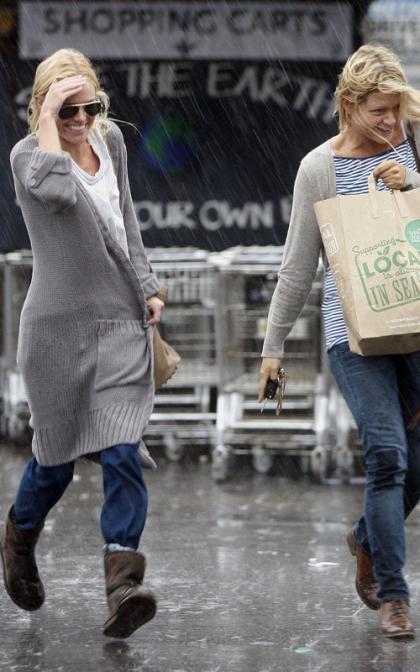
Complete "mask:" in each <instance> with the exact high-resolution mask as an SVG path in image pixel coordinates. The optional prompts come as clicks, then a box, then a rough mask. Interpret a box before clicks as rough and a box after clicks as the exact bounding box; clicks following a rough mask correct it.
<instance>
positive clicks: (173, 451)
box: [164, 436, 185, 462]
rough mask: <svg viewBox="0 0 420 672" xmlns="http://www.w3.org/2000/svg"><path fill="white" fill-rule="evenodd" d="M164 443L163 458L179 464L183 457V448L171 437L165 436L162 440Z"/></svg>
mask: <svg viewBox="0 0 420 672" xmlns="http://www.w3.org/2000/svg"><path fill="white" fill-rule="evenodd" d="M164 443H165V456H166V457H167V458H168V460H170V461H171V462H180V461H181V460H182V458H183V457H184V455H185V448H184V446H180V445H179V444H178V443H177V442H176V440H175V437H173V436H167V437H165V438H164Z"/></svg>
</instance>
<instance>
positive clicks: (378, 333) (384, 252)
mask: <svg viewBox="0 0 420 672" xmlns="http://www.w3.org/2000/svg"><path fill="white" fill-rule="evenodd" d="M368 182H369V193H368V194H362V195H353V196H335V197H334V198H329V199H327V200H325V201H318V203H315V213H316V217H317V221H318V225H319V228H320V231H321V236H322V240H323V243H324V247H325V251H326V254H327V257H328V262H329V264H330V266H331V270H332V273H333V276H334V279H335V282H336V285H337V289H338V292H339V294H340V298H341V303H342V306H343V311H344V318H345V321H346V327H347V333H348V337H349V344H350V349H351V350H352V352H355V353H357V354H360V355H385V354H395V353H408V352H415V351H416V350H420V188H419V189H412V190H410V191H398V190H395V191H391V192H379V191H377V189H376V183H375V178H374V177H373V174H371V175H370V176H369V179H368Z"/></svg>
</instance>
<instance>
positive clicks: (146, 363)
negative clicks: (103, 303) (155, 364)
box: [95, 320, 151, 392]
mask: <svg viewBox="0 0 420 672" xmlns="http://www.w3.org/2000/svg"><path fill="white" fill-rule="evenodd" d="M97 336H98V354H97V361H96V374H95V390H96V391H97V392H101V391H103V390H109V389H112V388H113V387H122V386H125V385H139V384H142V383H143V384H144V382H143V379H144V378H145V376H147V375H148V374H149V375H150V372H151V366H150V364H151V357H150V350H149V348H148V345H147V338H146V334H145V330H144V326H143V323H142V322H140V321H139V320H97Z"/></svg>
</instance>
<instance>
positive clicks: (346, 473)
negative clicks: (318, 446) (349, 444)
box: [337, 448, 354, 483]
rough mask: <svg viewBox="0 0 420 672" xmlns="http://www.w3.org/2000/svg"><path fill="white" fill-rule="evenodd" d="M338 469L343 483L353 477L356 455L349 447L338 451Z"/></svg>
mask: <svg viewBox="0 0 420 672" xmlns="http://www.w3.org/2000/svg"><path fill="white" fill-rule="evenodd" d="M337 471H338V473H339V475H340V479H341V481H342V482H343V483H346V482H347V481H349V480H350V479H351V477H352V476H353V472H354V455H353V453H352V452H351V450H349V449H348V448H340V449H339V450H338V451H337Z"/></svg>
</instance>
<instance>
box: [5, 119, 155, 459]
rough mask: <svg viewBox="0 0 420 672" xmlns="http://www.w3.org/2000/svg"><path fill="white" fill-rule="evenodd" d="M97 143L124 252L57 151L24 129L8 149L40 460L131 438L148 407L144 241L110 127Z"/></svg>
mask: <svg viewBox="0 0 420 672" xmlns="http://www.w3.org/2000/svg"><path fill="white" fill-rule="evenodd" d="M106 142H107V145H108V148H109V152H110V155H111V158H112V161H113V165H114V169H115V172H116V176H117V181H118V188H119V191H120V207H121V212H122V215H123V218H124V225H125V229H126V232H127V241H128V248H129V255H130V259H129V258H128V257H127V256H126V255H125V253H124V252H123V250H122V249H121V247H120V246H119V245H118V243H117V242H116V241H115V240H114V238H113V237H112V236H111V234H110V233H109V230H108V227H107V224H106V222H104V221H102V220H101V217H100V216H99V214H98V212H97V210H96V209H95V205H94V203H93V201H92V199H91V197H90V196H89V194H88V193H87V191H86V190H85V188H84V187H83V185H82V184H81V183H80V182H79V181H78V180H77V179H76V178H75V177H74V175H73V174H72V168H71V158H70V155H69V154H68V153H67V152H62V153H61V154H58V153H54V152H46V151H43V150H41V149H39V147H38V141H37V137H36V135H35V134H31V135H28V136H27V137H25V138H24V139H23V140H21V141H20V142H18V143H17V145H15V147H14V148H13V150H12V153H11V165H12V171H13V177H14V182H15V189H16V194H17V199H18V202H19V204H20V206H21V208H22V213H23V217H24V219H25V223H26V226H27V229H28V233H29V237H30V240H31V245H32V251H33V273H32V281H31V285H30V287H29V291H28V294H27V297H26V300H25V303H24V306H23V309H22V314H21V319H20V328H19V340H18V366H19V369H20V371H21V373H22V375H23V379H24V383H25V388H26V393H27V397H28V403H29V410H30V413H31V420H30V423H31V426H32V427H33V429H34V436H33V441H32V450H33V453H34V455H35V457H36V459H37V460H38V462H39V463H40V464H43V465H47V466H51V465H56V464H62V463H65V462H69V461H70V460H74V459H75V458H77V457H78V456H81V455H84V454H87V453H92V452H97V451H100V450H103V449H105V448H108V447H110V446H113V445H116V444H119V443H135V442H137V441H139V440H140V438H141V436H142V433H143V431H144V428H145V426H146V424H147V422H148V420H149V417H150V414H151V412H152V407H153V401H154V385H153V371H152V369H153V358H152V328H149V327H148V326H147V325H146V320H147V319H148V315H147V310H146V306H145V301H146V299H147V298H149V297H150V296H152V295H154V294H156V293H157V292H158V291H159V283H158V281H157V278H156V277H155V275H154V274H153V272H152V270H151V268H150V266H149V264H148V261H147V258H146V255H145V251H144V248H143V243H142V239H141V235H140V231H139V227H138V222H137V218H136V214H135V211H134V207H133V202H132V199H131V194H130V188H129V182H128V174H127V156H126V149H125V144H124V141H123V137H122V134H121V131H120V130H119V129H118V127H117V126H116V125H115V124H113V123H112V122H108V126H107V133H106Z"/></svg>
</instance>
